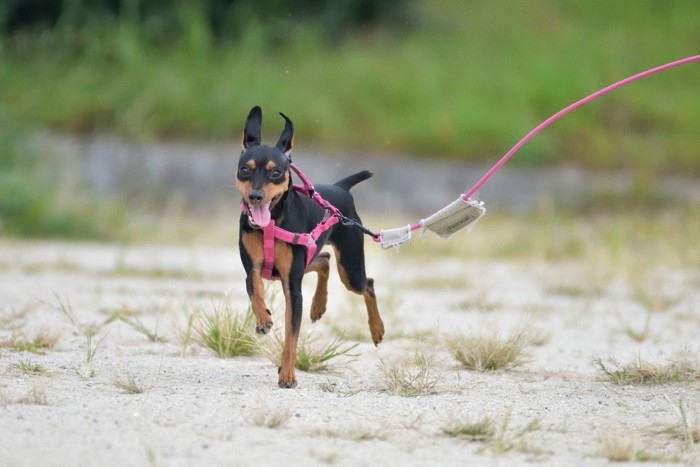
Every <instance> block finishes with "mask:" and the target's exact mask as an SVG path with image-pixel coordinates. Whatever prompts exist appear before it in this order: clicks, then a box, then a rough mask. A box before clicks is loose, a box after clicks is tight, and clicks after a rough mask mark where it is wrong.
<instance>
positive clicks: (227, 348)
mask: <svg viewBox="0 0 700 467" xmlns="http://www.w3.org/2000/svg"><path fill="white" fill-rule="evenodd" d="M193 316H194V319H193V321H192V328H191V329H192V333H193V334H194V340H195V341H196V342H197V343H198V344H199V345H201V346H202V347H204V348H207V349H209V350H211V351H212V352H214V353H215V354H216V355H217V356H219V357H221V358H229V357H237V356H240V355H253V354H255V353H257V352H258V348H259V344H258V341H257V339H256V338H255V336H254V334H253V333H254V329H255V316H254V315H253V312H252V310H250V309H248V311H247V312H246V313H245V314H241V313H239V312H237V311H235V310H233V309H232V308H231V306H230V304H229V303H228V301H226V302H223V303H222V304H220V305H218V306H214V312H213V313H206V312H204V311H203V310H201V309H199V308H198V309H195V310H194V312H193Z"/></svg>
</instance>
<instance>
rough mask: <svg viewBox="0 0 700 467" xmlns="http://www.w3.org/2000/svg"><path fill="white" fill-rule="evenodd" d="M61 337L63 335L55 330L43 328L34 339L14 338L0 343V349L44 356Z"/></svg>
mask: <svg viewBox="0 0 700 467" xmlns="http://www.w3.org/2000/svg"><path fill="white" fill-rule="evenodd" d="M60 337H61V333H60V332H59V331H57V330H55V329H49V328H42V329H40V330H39V331H37V333H36V334H35V335H34V337H32V338H27V337H24V336H14V337H12V338H10V339H5V340H2V341H0V348H6V349H9V350H11V351H13V352H31V353H36V354H42V353H45V352H46V349H50V348H53V347H54V346H55V345H56V344H57V343H58V340H59V339H60Z"/></svg>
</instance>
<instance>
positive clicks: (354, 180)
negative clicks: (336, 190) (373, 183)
mask: <svg viewBox="0 0 700 467" xmlns="http://www.w3.org/2000/svg"><path fill="white" fill-rule="evenodd" d="M372 175H373V174H372V172H370V171H369V170H363V171H362V172H357V173H356V174H353V175H350V176H349V177H345V178H344V179H342V180H338V181H337V182H335V186H339V187H340V188H342V189H343V190H345V191H350V188H352V187H354V186H355V185H357V184H358V183H360V182H363V181H365V180H367V179H368V178H370V177H371V176H372Z"/></svg>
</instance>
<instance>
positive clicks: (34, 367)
mask: <svg viewBox="0 0 700 467" xmlns="http://www.w3.org/2000/svg"><path fill="white" fill-rule="evenodd" d="M11 367H12V368H15V369H17V370H19V371H20V372H21V373H22V374H25V375H30V376H37V375H43V374H46V373H47V372H48V370H47V369H46V367H45V366H43V365H41V364H39V363H34V362H32V360H31V359H24V358H22V359H20V360H19V361H18V362H17V363H13V364H12V365H11Z"/></svg>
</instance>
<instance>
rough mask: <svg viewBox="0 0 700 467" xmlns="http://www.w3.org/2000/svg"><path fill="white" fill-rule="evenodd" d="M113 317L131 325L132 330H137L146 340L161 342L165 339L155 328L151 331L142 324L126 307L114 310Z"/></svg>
mask: <svg viewBox="0 0 700 467" xmlns="http://www.w3.org/2000/svg"><path fill="white" fill-rule="evenodd" d="M114 317H115V318H116V319H118V320H119V321H121V322H122V323H124V324H126V325H128V326H129V327H131V328H132V329H133V330H134V331H137V332H139V333H141V334H143V335H144V336H146V338H148V340H149V341H151V342H161V343H162V342H165V341H166V340H165V338H164V337H162V336H159V335H158V334H157V332H156V331H155V330H154V331H151V330H150V329H148V327H146V325H145V324H143V322H142V321H141V320H140V319H138V318H137V317H136V316H134V314H133V313H130V312H129V310H128V309H127V308H122V309H121V310H120V311H118V312H116V313H115V315H114Z"/></svg>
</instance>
